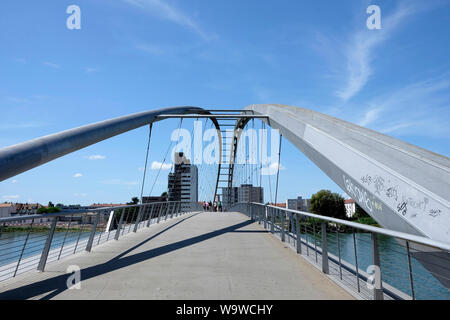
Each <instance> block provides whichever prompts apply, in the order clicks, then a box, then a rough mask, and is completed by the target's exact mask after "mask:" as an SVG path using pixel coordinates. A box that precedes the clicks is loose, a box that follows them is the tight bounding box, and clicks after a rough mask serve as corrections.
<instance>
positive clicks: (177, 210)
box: [175, 202, 181, 218]
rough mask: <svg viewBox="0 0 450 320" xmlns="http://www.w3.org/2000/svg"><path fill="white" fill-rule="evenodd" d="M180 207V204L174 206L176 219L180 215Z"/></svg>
mask: <svg viewBox="0 0 450 320" xmlns="http://www.w3.org/2000/svg"><path fill="white" fill-rule="evenodd" d="M180 205H181V202H177V205H176V208H177V209H176V210H175V218H177V217H178V214H179V213H180Z"/></svg>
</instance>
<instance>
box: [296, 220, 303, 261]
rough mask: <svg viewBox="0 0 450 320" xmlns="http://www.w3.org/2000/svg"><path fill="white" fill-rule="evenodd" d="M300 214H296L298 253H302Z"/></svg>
mask: <svg viewBox="0 0 450 320" xmlns="http://www.w3.org/2000/svg"><path fill="white" fill-rule="evenodd" d="M299 220H300V219H299V217H298V214H295V233H296V235H297V253H298V254H302V235H301V231H300V221H299Z"/></svg>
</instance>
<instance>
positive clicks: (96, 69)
mask: <svg viewBox="0 0 450 320" xmlns="http://www.w3.org/2000/svg"><path fill="white" fill-rule="evenodd" d="M83 69H84V71H85V72H86V73H87V74H91V73H94V72H97V71H98V68H91V67H84V68H83Z"/></svg>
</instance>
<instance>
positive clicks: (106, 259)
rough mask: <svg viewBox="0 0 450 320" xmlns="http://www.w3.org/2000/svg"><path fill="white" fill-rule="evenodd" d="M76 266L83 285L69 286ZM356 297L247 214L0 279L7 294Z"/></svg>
mask: <svg viewBox="0 0 450 320" xmlns="http://www.w3.org/2000/svg"><path fill="white" fill-rule="evenodd" d="M69 265H78V266H79V267H80V268H81V280H82V282H81V289H79V290H76V289H73V290H68V289H67V286H66V281H67V278H68V274H67V273H66V270H67V267H68V266H69ZM41 298H44V299H352V296H350V295H349V294H348V293H347V292H346V291H344V290H343V289H342V288H340V287H339V286H338V285H336V284H335V283H334V282H332V281H331V280H330V279H328V278H327V277H326V276H325V275H323V274H322V273H320V271H318V270H317V269H316V268H314V267H313V266H311V265H310V264H309V263H308V262H306V261H304V260H303V258H301V257H299V256H298V255H296V254H295V253H294V252H293V251H292V250H290V249H288V248H286V247H285V245H284V244H283V243H281V242H280V241H279V240H278V239H276V238H275V237H273V236H272V235H271V234H270V233H267V232H266V231H265V230H264V229H263V228H261V227H260V226H259V225H258V224H256V223H251V222H250V221H249V220H248V218H247V217H245V216H244V215H242V214H240V213H209V212H208V213H206V212H205V213H204V212H202V213H197V214H192V215H184V216H182V217H179V218H176V219H173V220H171V221H167V222H165V223H161V224H159V225H153V226H151V227H150V228H147V229H142V230H140V231H138V232H137V233H136V234H129V235H126V236H124V237H123V238H121V239H120V240H119V241H114V240H113V241H110V242H108V243H105V244H103V245H100V246H98V247H95V248H94V249H93V251H92V252H91V253H87V252H83V253H80V254H77V255H75V256H72V257H69V258H66V259H64V260H62V261H60V262H57V263H53V264H49V265H48V266H47V267H46V271H45V272H44V273H40V272H31V273H28V274H24V275H20V276H18V277H16V278H14V279H10V280H7V281H4V282H1V283H0V299H41Z"/></svg>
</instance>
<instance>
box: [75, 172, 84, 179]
mask: <svg viewBox="0 0 450 320" xmlns="http://www.w3.org/2000/svg"><path fill="white" fill-rule="evenodd" d="M82 176H83V175H82V174H81V173H75V174H74V175H73V177H74V178H81V177H82Z"/></svg>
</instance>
